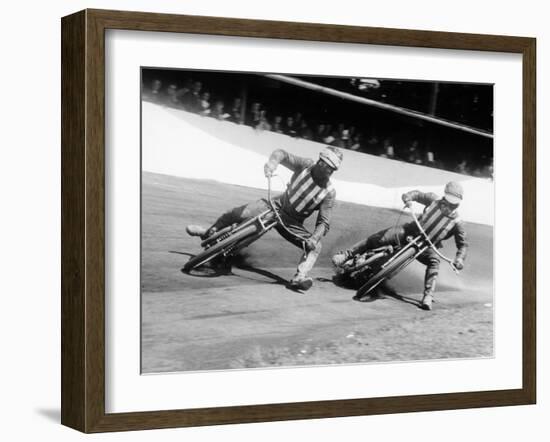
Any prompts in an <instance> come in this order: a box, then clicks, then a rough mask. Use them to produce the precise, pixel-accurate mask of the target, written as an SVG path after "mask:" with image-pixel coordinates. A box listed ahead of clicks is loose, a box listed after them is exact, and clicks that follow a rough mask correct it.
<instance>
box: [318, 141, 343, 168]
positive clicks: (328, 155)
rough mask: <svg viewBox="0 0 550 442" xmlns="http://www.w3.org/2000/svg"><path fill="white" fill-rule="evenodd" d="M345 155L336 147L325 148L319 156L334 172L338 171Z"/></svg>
mask: <svg viewBox="0 0 550 442" xmlns="http://www.w3.org/2000/svg"><path fill="white" fill-rule="evenodd" d="M343 158H344V154H343V153H342V151H341V150H340V149H338V148H337V147H334V146H327V147H325V148H324V149H323V150H322V151H321V153H320V154H319V159H321V160H323V161H324V162H325V163H327V164H328V165H329V166H330V167H332V168H333V169H334V170H337V169H338V168H339V167H340V165H341V164H342V160H343Z"/></svg>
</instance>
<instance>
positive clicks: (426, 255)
mask: <svg viewBox="0 0 550 442" xmlns="http://www.w3.org/2000/svg"><path fill="white" fill-rule="evenodd" d="M406 237H407V232H406V226H395V227H390V228H389V229H384V230H380V231H379V232H376V233H374V234H373V235H371V236H369V237H368V238H367V239H365V240H363V241H360V242H358V243H357V244H355V245H354V246H353V247H352V248H351V252H352V253H353V254H356V253H364V252H365V251H366V250H369V249H376V248H377V247H382V246H387V245H391V246H403V245H405V244H406ZM416 259H417V260H418V261H419V262H421V263H422V264H424V265H425V266H426V273H425V275H424V294H433V292H434V290H435V283H436V281H437V275H438V274H439V264H440V260H439V256H438V255H437V253H435V252H434V251H433V250H432V249H431V248H428V249H426V251H424V252H423V253H422V254H421V255H419V256H418V257H417V258H416Z"/></svg>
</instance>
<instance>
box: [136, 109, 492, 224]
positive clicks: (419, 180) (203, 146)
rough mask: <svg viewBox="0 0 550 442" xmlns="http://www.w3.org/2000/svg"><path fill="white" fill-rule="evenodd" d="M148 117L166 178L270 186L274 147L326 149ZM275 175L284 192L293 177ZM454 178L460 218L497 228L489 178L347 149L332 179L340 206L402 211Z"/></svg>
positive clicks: (151, 143)
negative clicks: (414, 194) (415, 196)
mask: <svg viewBox="0 0 550 442" xmlns="http://www.w3.org/2000/svg"><path fill="white" fill-rule="evenodd" d="M142 119H143V120H142V131H143V134H142V142H143V145H142V149H143V152H142V161H143V166H142V167H143V170H144V171H150V172H156V173H162V174H167V175H174V176H181V177H187V178H199V179H213V180H217V181H221V182H225V183H230V184H237V185H242V186H249V187H256V188H266V185H267V183H266V180H265V178H264V175H263V165H264V163H265V161H266V159H267V157H268V156H269V154H270V153H271V152H272V151H273V150H274V149H277V148H282V149H285V150H287V151H289V152H292V153H294V154H296V155H300V156H305V157H310V158H316V157H317V156H318V154H319V151H320V150H321V149H322V148H323V145H322V144H319V143H315V142H312V141H308V140H300V139H295V138H291V137H288V136H286V135H281V134H276V133H272V132H259V131H257V130H254V129H252V128H250V127H248V126H240V125H236V124H232V123H228V122H222V121H217V120H214V119H212V118H205V117H201V116H198V115H195V114H191V113H188V112H185V111H181V110H176V109H171V108H165V107H162V106H158V105H155V104H151V103H148V102H143V115H142ZM277 173H278V174H279V175H280V177H281V179H276V183H275V188H277V189H279V190H282V189H283V188H284V184H285V183H286V182H288V179H289V177H290V173H289V172H288V171H287V170H286V169H285V168H284V167H280V168H279V170H278V171H277ZM450 180H454V181H460V182H461V183H462V185H463V186H464V191H465V199H464V203H463V204H462V206H461V209H460V213H461V216H462V218H463V219H464V220H467V221H471V222H477V223H482V224H488V225H493V222H494V185H493V182H492V181H489V180H486V179H481V178H473V177H470V176H465V175H460V174H456V173H452V172H446V171H443V170H439V169H433V168H429V167H424V166H418V165H414V164H408V163H404V162H400V161H396V160H389V159H386V158H380V157H377V156H373V155H367V154H363V153H358V152H353V151H344V162H343V165H342V167H341V169H340V170H339V171H338V172H337V173H335V175H334V178H333V182H334V186H335V188H336V192H337V198H338V199H339V200H341V201H348V202H353V203H358V204H366V205H371V206H378V207H386V208H399V207H402V203H401V194H402V193H403V192H405V191H408V190H411V189H418V190H422V191H425V192H427V191H431V192H435V193H437V194H441V193H442V190H443V187H444V185H445V183H447V182H448V181H450Z"/></svg>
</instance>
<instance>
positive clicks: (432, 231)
mask: <svg viewBox="0 0 550 442" xmlns="http://www.w3.org/2000/svg"><path fill="white" fill-rule="evenodd" d="M459 221H460V218H459V217H458V214H456V211H455V212H451V213H450V214H449V215H445V214H444V213H443V212H442V211H441V208H440V205H439V200H436V201H434V202H432V203H431V204H430V205H429V206H428V207H426V208H425V209H424V213H423V214H422V216H421V217H420V218H419V220H418V222H419V223H420V225H421V226H422V228H423V229H424V231H425V232H426V234H427V235H428V237H429V238H430V241H432V242H433V243H435V244H437V243H438V242H440V241H441V240H442V239H444V238H446V237H447V236H449V233H450V232H451V231H452V230H453V228H454V227H455V225H456V224H457V222H459Z"/></svg>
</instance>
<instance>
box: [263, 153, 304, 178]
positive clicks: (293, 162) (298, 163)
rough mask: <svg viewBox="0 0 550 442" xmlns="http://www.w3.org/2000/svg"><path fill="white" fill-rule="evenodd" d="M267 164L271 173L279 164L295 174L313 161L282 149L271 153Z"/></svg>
mask: <svg viewBox="0 0 550 442" xmlns="http://www.w3.org/2000/svg"><path fill="white" fill-rule="evenodd" d="M267 164H268V165H269V167H270V169H271V170H272V171H273V170H275V169H276V168H277V166H278V165H279V164H282V165H283V166H285V167H287V168H288V169H290V170H292V171H293V172H296V171H297V170H302V169H305V168H306V167H309V166H311V165H312V164H313V160H311V159H309V158H303V157H299V156H296V155H292V154H291V153H288V152H287V151H286V150H283V149H277V150H274V151H273V152H272V154H271V155H270V157H269V160H268V162H267Z"/></svg>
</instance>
